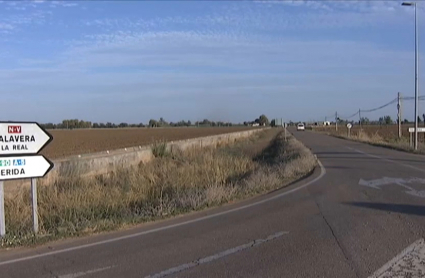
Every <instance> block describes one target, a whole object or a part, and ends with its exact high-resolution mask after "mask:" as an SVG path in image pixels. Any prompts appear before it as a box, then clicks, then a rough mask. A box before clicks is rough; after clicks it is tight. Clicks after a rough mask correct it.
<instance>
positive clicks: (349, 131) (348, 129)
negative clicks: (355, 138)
mask: <svg viewBox="0 0 425 278" xmlns="http://www.w3.org/2000/svg"><path fill="white" fill-rule="evenodd" d="M352 127H353V125H352V124H350V123H348V124H347V136H348V137H350V133H351V128H352Z"/></svg>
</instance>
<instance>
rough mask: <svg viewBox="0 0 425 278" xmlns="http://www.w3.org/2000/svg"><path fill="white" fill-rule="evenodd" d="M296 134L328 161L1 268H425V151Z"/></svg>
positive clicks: (252, 273) (21, 273) (100, 272)
mask: <svg viewBox="0 0 425 278" xmlns="http://www.w3.org/2000/svg"><path fill="white" fill-rule="evenodd" d="M293 134H294V135H295V136H296V137H297V138H298V139H299V140H301V141H302V142H303V143H304V144H305V145H306V146H308V147H309V148H311V149H312V151H313V152H314V153H315V154H316V155H317V156H318V158H319V160H320V161H321V164H322V167H318V168H317V169H316V171H315V172H314V173H313V175H311V176H310V177H308V178H307V179H305V180H303V181H301V182H298V183H296V184H293V185H291V186H290V187H287V188H285V189H282V190H279V191H276V192H273V193H270V194H267V195H265V196H261V197H257V198H254V199H250V200H247V201H244V202H241V203H237V204H233V205H228V206H224V207H221V208H215V209H211V210H208V211H203V212H198V213H194V214H191V215H186V216H182V217H178V218H175V219H172V220H167V221H162V222H158V223H153V224H148V225H142V226H140V227H138V228H134V229H131V230H127V231H121V232H115V233H110V234H104V235H100V236H95V237H90V238H84V239H73V240H67V241H63V242H59V243H52V244H49V245H46V246H42V247H37V248H34V249H31V250H13V251H7V252H0V273H1V277H61V278H71V277H72V278H75V277H347V278H348V277H369V276H370V275H372V274H373V273H375V272H376V271H378V270H379V269H380V270H379V271H378V272H376V273H375V274H376V275H377V276H378V275H379V274H380V273H383V272H384V271H386V270H387V269H388V266H390V265H394V267H393V269H392V270H393V271H396V270H397V267H396V266H397V264H399V263H400V259H401V261H403V262H404V263H408V264H409V267H410V269H412V270H411V271H419V272H417V276H414V275H413V276H410V277H424V276H420V274H419V273H420V271H421V269H420V267H423V265H422V266H421V264H420V262H421V260H422V261H423V263H425V261H424V258H423V257H422V255H421V254H422V253H421V252H422V251H421V250H422V249H420V248H421V246H422V245H421V244H422V243H421V241H418V240H420V239H421V238H423V237H424V236H425V206H424V205H425V164H424V162H425V157H422V156H417V155H413V154H407V153H402V152H397V151H393V150H388V149H384V148H378V147H372V146H369V145H365V144H361V143H356V142H350V141H346V140H341V139H337V138H332V137H328V136H325V135H321V134H316V133H311V132H293ZM412 244H413V245H412ZM406 248H407V249H406ZM403 250H404V251H403ZM424 250H425V248H424ZM402 251H403V252H402ZM412 252H416V253H414V254H413V253H412ZM423 253H424V254H423V255H424V256H425V251H424V252H423ZM406 254H407V255H409V254H413V255H411V256H410V257H409V258H410V259H409V260H407V259H406V256H405V255H406ZM403 256H404V257H403ZM391 260H393V261H392V262H390V261H391ZM407 261H408V262H407ZM418 265H419V266H418ZM399 268H400V269H404V270H403V271H405V272H406V271H410V270H409V268H406V267H405V268H403V266H400V267H399ZM418 268H419V270H418ZM406 269H407V270H406ZM423 271H424V272H422V274H423V275H425V274H424V273H425V268H424V269H423ZM386 277H398V276H394V275H393V276H391V275H390V276H386Z"/></svg>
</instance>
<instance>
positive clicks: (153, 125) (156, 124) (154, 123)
mask: <svg viewBox="0 0 425 278" xmlns="http://www.w3.org/2000/svg"><path fill="white" fill-rule="evenodd" d="M149 126H150V127H157V126H158V122H157V121H156V120H154V119H150V120H149Z"/></svg>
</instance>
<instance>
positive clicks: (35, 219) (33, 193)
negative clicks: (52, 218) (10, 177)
mask: <svg viewBox="0 0 425 278" xmlns="http://www.w3.org/2000/svg"><path fill="white" fill-rule="evenodd" d="M31 197H32V223H33V231H34V233H35V234H36V233H38V207H37V179H31Z"/></svg>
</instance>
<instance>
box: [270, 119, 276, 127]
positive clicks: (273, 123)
mask: <svg viewBox="0 0 425 278" xmlns="http://www.w3.org/2000/svg"><path fill="white" fill-rule="evenodd" d="M270 126H271V127H275V126H276V120H275V119H273V120H272V121H271V122H270Z"/></svg>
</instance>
